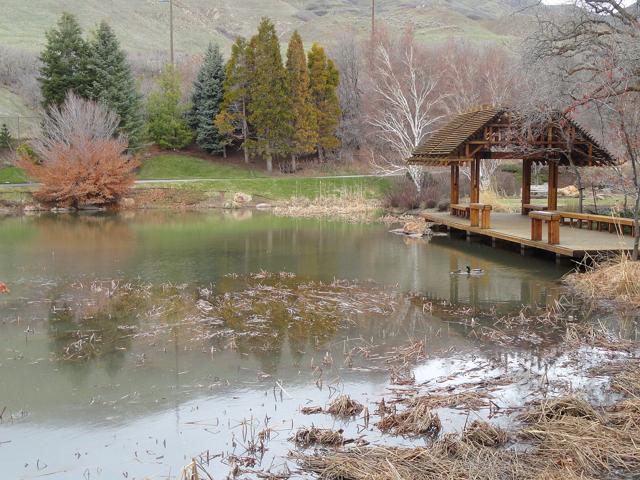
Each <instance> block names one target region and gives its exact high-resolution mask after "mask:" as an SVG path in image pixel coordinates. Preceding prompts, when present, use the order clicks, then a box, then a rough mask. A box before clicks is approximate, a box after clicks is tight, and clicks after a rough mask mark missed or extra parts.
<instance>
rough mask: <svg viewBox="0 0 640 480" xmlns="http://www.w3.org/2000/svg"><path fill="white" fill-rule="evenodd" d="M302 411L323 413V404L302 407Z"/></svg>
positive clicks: (312, 413)
mask: <svg viewBox="0 0 640 480" xmlns="http://www.w3.org/2000/svg"><path fill="white" fill-rule="evenodd" d="M300 413H302V414H303V415H315V414H318V413H322V407H321V406H313V407H302V408H301V409H300Z"/></svg>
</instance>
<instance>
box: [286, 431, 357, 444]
mask: <svg viewBox="0 0 640 480" xmlns="http://www.w3.org/2000/svg"><path fill="white" fill-rule="evenodd" d="M293 441H294V442H295V443H296V444H297V445H299V446H301V447H309V446H311V445H324V446H330V447H338V446H342V445H344V443H345V439H344V437H343V435H342V430H336V431H334V430H331V429H328V428H317V427H313V426H312V427H309V428H300V429H298V431H297V432H296V434H295V435H294V437H293Z"/></svg>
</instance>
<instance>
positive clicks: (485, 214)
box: [469, 203, 491, 229]
mask: <svg viewBox="0 0 640 480" xmlns="http://www.w3.org/2000/svg"><path fill="white" fill-rule="evenodd" d="M469 220H471V226H472V227H478V226H479V227H480V228H483V229H486V228H491V205H485V204H484V203H470V204H469Z"/></svg>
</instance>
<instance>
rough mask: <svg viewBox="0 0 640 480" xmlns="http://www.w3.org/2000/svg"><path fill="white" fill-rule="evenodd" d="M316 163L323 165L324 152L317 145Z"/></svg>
mask: <svg viewBox="0 0 640 480" xmlns="http://www.w3.org/2000/svg"><path fill="white" fill-rule="evenodd" d="M318 161H319V162H320V163H324V152H323V151H322V146H321V145H318Z"/></svg>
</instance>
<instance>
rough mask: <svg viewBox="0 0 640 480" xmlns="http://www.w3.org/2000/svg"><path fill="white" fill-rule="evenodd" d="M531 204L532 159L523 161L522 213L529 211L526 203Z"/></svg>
mask: <svg viewBox="0 0 640 480" xmlns="http://www.w3.org/2000/svg"><path fill="white" fill-rule="evenodd" d="M529 204H531V160H529V159H524V160H523V161H522V210H521V211H520V213H522V215H526V214H527V213H528V212H527V210H526V208H525V207H524V206H525V205H529Z"/></svg>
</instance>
